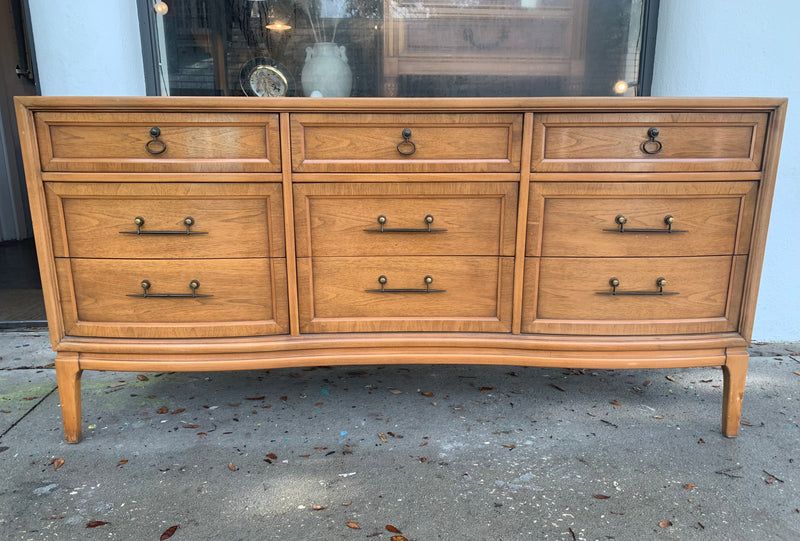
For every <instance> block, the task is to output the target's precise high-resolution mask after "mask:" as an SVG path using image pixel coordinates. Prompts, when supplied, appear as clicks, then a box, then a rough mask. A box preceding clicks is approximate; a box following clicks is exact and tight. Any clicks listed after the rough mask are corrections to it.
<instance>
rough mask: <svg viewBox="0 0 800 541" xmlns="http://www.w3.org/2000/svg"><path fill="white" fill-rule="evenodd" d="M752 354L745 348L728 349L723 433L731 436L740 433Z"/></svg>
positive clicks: (724, 387) (723, 374) (723, 397)
mask: <svg viewBox="0 0 800 541" xmlns="http://www.w3.org/2000/svg"><path fill="white" fill-rule="evenodd" d="M749 359H750V356H749V355H748V354H747V350H746V349H744V348H739V349H728V350H727V351H726V360H725V366H723V367H722V381H723V393H722V433H723V434H725V435H726V436H727V437H729V438H733V437H736V436H737V435H738V434H739V420H740V418H741V415H742V398H743V397H744V383H745V379H746V378H747V362H748V360H749Z"/></svg>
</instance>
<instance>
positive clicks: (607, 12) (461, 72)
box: [156, 0, 645, 96]
mask: <svg viewBox="0 0 800 541" xmlns="http://www.w3.org/2000/svg"><path fill="white" fill-rule="evenodd" d="M644 1H645V0H224V1H220V0H182V1H180V2H173V3H171V5H170V10H169V12H168V13H167V14H165V15H164V16H163V17H158V21H157V24H159V25H161V27H160V28H159V30H160V31H159V32H156V34H157V35H159V36H160V37H159V42H160V43H159V44H158V45H159V47H158V49H159V51H160V52H161V58H160V63H161V68H162V69H161V70H160V72H161V78H162V81H161V83H162V88H163V89H164V93H169V94H173V95H192V94H196V95H241V94H242V93H243V91H242V88H241V85H240V84H239V80H240V77H241V75H242V74H241V71H242V68H243V67H244V66H245V65H246V64H247V63H248V62H250V61H252V60H253V59H255V58H266V59H270V60H272V61H274V62H275V63H276V64H277V65H280V66H282V67H283V68H284V69H285V70H287V72H288V73H286V75H287V77H289V78H291V79H292V80H294V81H296V84H295V85H293V92H294V94H295V95H304V93H306V94H310V93H311V92H312V90H307V91H306V90H305V89H306V87H307V86H308V87H309V89H310V88H311V87H314V88H313V90H316V91H318V92H321V93H322V94H323V95H324V92H322V91H321V89H323V88H334V87H336V88H338V89H344V90H338V91H337V92H339V94H337V95H341V93H342V92H344V93H346V95H350V96H544V95H550V96H558V95H615V84H616V83H617V82H619V81H623V82H627V83H628V88H627V89H626V90H625V91H624V92H625V93H627V94H632V93H634V92H635V90H636V88H637V84H636V78H637V76H638V72H639V62H640V58H639V56H640V51H641V35H642V11H643V3H644ZM321 44H330V45H321ZM323 50H324V51H326V52H331V53H333V52H335V53H336V55H333V56H338V64H345V65H346V67H347V68H348V69H349V70H350V75H349V76H348V77H349V79H348V80H349V82H350V85H349V87H350V88H349V90H348V89H347V85H343V84H334V82H335V81H334V79H336V78H337V77H338V78H340V79H343V78H344V76H343V75H341V73H340V72H343V71H344V69H340V70H338V71H337V70H335V69H333V68H332V67H331V68H326V69H322V70H320V69H310V68H308V67H307V65H308V64H309V63H310V62H314V63H316V64H319V58H320V57H322V56H323V53H322V52H319V53H317V52H316V51H323ZM342 58H344V59H345V60H342ZM332 65H333V60H331V66H332ZM304 68H306V69H305V70H304ZM304 73H305V77H306V81H305V82H304V81H303V75H304ZM312 73H313V74H314V77H316V79H315V80H314V81H313V84H310V83H309V80H310V79H311V77H312V75H310V74H312ZM320 73H321V75H320ZM306 83H309V84H306ZM326 83H330V84H326ZM329 92H332V91H329ZM331 95H332V94H331Z"/></svg>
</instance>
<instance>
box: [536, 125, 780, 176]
mask: <svg viewBox="0 0 800 541" xmlns="http://www.w3.org/2000/svg"><path fill="white" fill-rule="evenodd" d="M766 127H767V115H766V114H765V113H679V112H675V113H633V112H631V113H547V114H541V115H535V116H534V127H533V134H534V135H533V156H532V158H531V169H532V170H533V171H552V172H565V171H589V172H601V171H607V172H617V171H758V170H760V169H761V158H762V155H763V151H764V138H765V134H766Z"/></svg>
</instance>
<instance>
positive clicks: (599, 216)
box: [526, 182, 758, 257]
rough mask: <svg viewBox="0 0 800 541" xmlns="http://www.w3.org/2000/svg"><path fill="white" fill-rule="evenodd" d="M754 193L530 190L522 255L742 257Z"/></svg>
mask: <svg viewBox="0 0 800 541" xmlns="http://www.w3.org/2000/svg"><path fill="white" fill-rule="evenodd" d="M757 189H758V184H757V183H756V182H738V183H733V182H707V183H663V184H656V183H641V184H639V183H630V184H628V183H608V184H605V183H598V184H589V183H541V184H540V183H533V184H532V185H531V198H530V211H529V213H528V239H527V249H526V251H527V255H529V256H535V255H544V256H565V257H568V256H583V257H589V256H598V257H604V256H689V255H730V254H733V253H740V254H743V253H747V252H748V250H749V245H750V235H751V228H752V225H751V224H752V220H753V214H754V208H755V200H756V193H757ZM670 222H671V223H670Z"/></svg>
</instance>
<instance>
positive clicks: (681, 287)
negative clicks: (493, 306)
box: [523, 256, 747, 335]
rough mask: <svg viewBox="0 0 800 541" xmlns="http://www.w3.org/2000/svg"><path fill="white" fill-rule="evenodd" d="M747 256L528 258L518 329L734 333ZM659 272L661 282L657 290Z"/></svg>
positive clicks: (619, 332) (569, 331) (571, 332)
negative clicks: (521, 316) (521, 319)
mask: <svg viewBox="0 0 800 541" xmlns="http://www.w3.org/2000/svg"><path fill="white" fill-rule="evenodd" d="M746 261H747V258H746V256H733V257H730V256H727V257H726V256H709V257H664V258H657V257H653V258H606V259H595V258H555V257H543V258H541V259H535V258H529V259H528V260H527V261H526V276H525V280H526V282H525V290H524V294H523V296H524V298H523V303H524V305H523V331H524V332H554V333H556V334H613V335H624V334H671V333H680V332H696V333H700V332H723V331H735V330H736V329H737V328H738V314H739V305H740V302H741V294H742V283H743V277H744V271H745V266H746ZM613 278H616V279H617V280H618V282H619V285H617V287H616V295H614V294H611V293H612V292H613V291H614V288H613V287H612V285H611V284H610V280H611V279H613ZM659 278H664V279H665V280H666V284H665V285H663V287H662V288H660V287H659V286H658V284H657V280H658V279H659ZM659 291H663V293H664V294H658V292H659ZM687 329H690V330H687ZM691 329H693V330H691Z"/></svg>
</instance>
